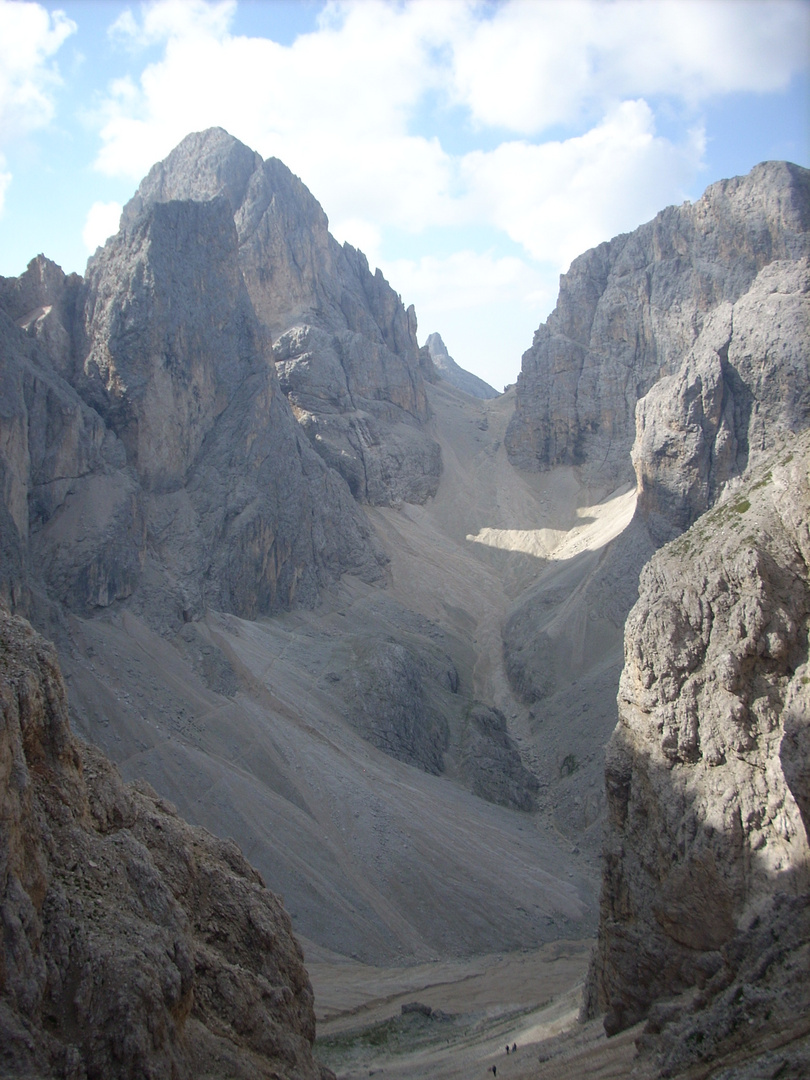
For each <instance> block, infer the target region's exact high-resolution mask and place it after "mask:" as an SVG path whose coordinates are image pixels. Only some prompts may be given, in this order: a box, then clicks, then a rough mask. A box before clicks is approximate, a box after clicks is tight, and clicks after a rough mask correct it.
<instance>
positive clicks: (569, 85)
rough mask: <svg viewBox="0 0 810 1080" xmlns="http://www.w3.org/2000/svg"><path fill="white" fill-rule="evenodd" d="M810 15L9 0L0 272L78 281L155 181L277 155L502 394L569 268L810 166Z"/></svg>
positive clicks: (674, 1) (1, 127)
mask: <svg viewBox="0 0 810 1080" xmlns="http://www.w3.org/2000/svg"><path fill="white" fill-rule="evenodd" d="M809 53H810V2H808V0H785V2H781V0H763V2H758V0H656V2H650V0H566V2H563V0H507V2H503V3H483V2H478V0H469V2H467V0H414V2H410V3H409V2H398V3H383V2H379V3H378V2H376V0H359V2H349V3H334V2H332V3H321V2H314V0H313V2H309V0H300V2H289V0H239V2H237V0H221V2H210V3H207V2H203V0H157V2H154V3H143V4H142V3H119V2H117V0H116V2H113V0H75V2H71V0H66V2H64V3H59V4H57V3H34V2H27V0H0V274H3V275H6V276H10V275H16V274H19V273H21V272H22V271H23V270H24V268H25V266H26V264H27V262H28V261H29V259H30V258H32V257H33V256H34V255H36V254H37V253H39V252H44V253H45V254H46V255H48V256H49V257H50V258H52V259H54V260H55V261H56V262H58V263H59V264H60V265H61V266H62V267H63V268H64V269H65V270H76V271H78V272H82V271H83V269H84V266H85V263H86V260H87V257H88V255H89V254H90V253H91V252H92V250H94V248H95V246H96V245H97V244H99V243H102V242H103V241H104V238H105V237H106V236H107V235H108V234H109V233H110V232H112V231H114V230H115V228H116V227H117V226H116V222H117V215H118V213H119V212H120V207H121V205H122V204H123V203H125V202H126V201H127V199H128V198H129V197H130V196H131V195H132V193H133V192H134V190H135V188H136V186H137V184H138V181H139V180H140V178H141V177H142V176H143V175H144V174H145V173H146V171H147V170H148V169H149V167H150V166H151V165H152V164H153V163H154V162H155V161H157V160H159V159H160V158H162V157H164V156H165V155H166V154H167V153H168V152H169V151H170V150H171V149H172V147H173V146H175V145H176V144H177V143H178V142H179V141H180V139H182V138H183V136H184V135H186V134H187V133H188V132H189V131H194V130H200V129H202V128H205V127H209V126H211V125H215V124H216V125H221V126H222V127H225V128H227V129H228V130H229V131H230V132H231V133H232V134H233V135H235V136H236V137H237V138H240V139H242V141H243V142H246V143H247V144H248V145H249V146H251V147H252V148H253V149H255V150H258V151H259V153H261V154H262V155H263V156H264V157H269V156H276V157H279V158H281V160H282V161H284V162H285V163H286V164H287V165H288V166H289V167H290V168H291V169H292V170H293V171H294V172H295V173H297V175H299V176H300V177H301V178H302V179H303V181H304V182H305V183H306V184H307V186H308V187H309V189H310V190H311V191H312V193H313V194H314V195H315V197H316V198H317V199H318V201H319V202H320V203H321V205H322V206H323V208H324V210H325V211H326V213H327V215H328V216H329V220H330V228H331V230H332V232H333V233H334V234H335V235H336V236H337V238H338V239H339V240H341V241H342V240H348V241H349V242H350V243H352V244H354V245H355V246H356V247H359V248H360V249H361V250H362V251H364V252H365V254H366V255H367V256H368V258H369V262H370V263H371V265H372V268H373V267H374V266H379V267H380V268H381V269H382V271H383V273H384V274H385V275H386V277H387V278H388V280H389V281H390V282H391V284H392V285H393V287H394V288H395V289H396V290H397V292H399V293H400V294H401V296H402V299H403V301H404V302H405V303H406V304H409V303H414V304H415V305H416V311H417V316H418V319H419V338H420V341H424V340H425V338H426V337H427V335H428V334H429V333H431V332H433V331H438V332H439V333H441V334H442V336H443V338H444V340H445V343H446V345H447V347H448V349H449V351H450V353H451V354H452V355H453V356H454V357H455V359H456V360H457V361H458V362H459V363H461V364H462V365H463V366H464V367H467V368H469V369H470V370H472V371H475V372H476V373H477V374H479V375H481V376H482V377H483V378H485V379H487V380H488V381H489V382H491V383H492V384H493V385H494V386H496V387H497V388H499V389H500V388H501V386H503V385H504V384H505V383H507V382H511V381H513V380H514V379H515V377H516V375H517V372H518V370H519V367H520V356H521V353H522V352H523V351H524V350H525V349H526V348H528V347H529V345H530V344H531V340H532V335H533V332H534V330H535V329H536V327H537V326H538V325H539V324H540V322H542V321H543V319H545V317H546V316H547V314H548V313H549V311H550V310H551V309H552V308H553V306H554V303H555V300H556V293H557V284H558V279H559V274H560V273H561V272H563V271H564V270H565V269H566V268H567V266H568V264H569V262H570V260H571V259H572V258H573V257H574V256H576V255H577V254H579V253H580V252H581V251H584V250H586V249H587V248H589V247H592V246H593V245H595V244H597V243H599V242H601V241H602V240H606V239H609V238H610V237H611V236H614V235H616V234H617V233H619V232H624V231H627V230H629V229H632V228H634V227H636V226H637V225H639V224H641V223H642V222H644V221H646V220H649V218H651V217H652V216H653V215H654V214H655V213H656V212H657V211H658V210H660V209H662V208H663V207H664V206H667V205H669V204H671V203H680V202H683V201H684V200H685V199H691V200H695V199H697V198H698V197H699V196H700V194H701V193H702V191H703V190H704V189H705V187H706V186H707V185H708V184H709V183H711V182H712V181H714V180H718V179H721V178H724V177H728V176H733V175H736V174H740V173H744V172H747V171H748V170H749V169H750V168H751V167H752V166H753V165H755V164H756V163H757V162H759V161H763V160H766V159H775V158H787V159H789V160H792V161H795V162H798V163H799V164H802V165H805V166H807V165H810V89H809V87H810V70H809V66H810V64H809V56H808V54H809Z"/></svg>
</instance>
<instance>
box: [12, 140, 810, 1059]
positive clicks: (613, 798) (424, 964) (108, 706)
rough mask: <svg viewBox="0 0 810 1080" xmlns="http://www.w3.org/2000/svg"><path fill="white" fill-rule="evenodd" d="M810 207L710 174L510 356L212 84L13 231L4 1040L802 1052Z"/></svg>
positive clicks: (578, 270)
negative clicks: (171, 140) (120, 186)
mask: <svg viewBox="0 0 810 1080" xmlns="http://www.w3.org/2000/svg"><path fill="white" fill-rule="evenodd" d="M809 232H810V173H808V171H807V170H805V169H801V168H799V167H797V166H794V165H790V164H788V163H781V162H769V163H764V164H762V165H760V166H757V167H756V168H755V169H754V170H752V172H751V173H750V174H749V175H748V176H745V177H738V178H735V179H731V180H724V181H720V182H719V183H716V184H713V185H711V186H710V187H709V188H708V189H707V191H706V193H705V195H704V196H703V197H702V198H701V199H700V200H698V201H697V202H696V203H695V204H694V205H688V204H687V205H684V206H681V207H671V208H669V209H666V210H664V211H662V212H661V213H660V214H659V215H658V216H657V217H656V218H655V219H654V220H653V221H652V222H650V223H648V224H646V225H643V226H641V227H640V228H639V229H637V230H636V231H635V232H633V233H631V234H628V235H626V236H621V237H617V238H615V239H614V240H612V241H610V242H609V243H607V244H602V245H600V246H599V247H598V248H596V249H594V250H593V251H589V252H586V253H585V254H583V255H581V256H580V257H579V258H578V259H576V260H575V261H574V263H573V264H572V266H571V269H570V270H569V272H568V274H566V275H564V276H563V278H562V280H561V288H560V296H559V300H558V303H557V307H556V309H555V311H554V312H553V313H552V315H551V316H550V317H549V319H548V320H547V321H546V322H545V323H544V324H543V325H542V326H540V327H539V329H538V331H537V332H536V334H535V338H534V343H533V345H532V346H531V348H530V349H529V350H528V351H527V352H526V353H525V354H524V357H523V366H522V372H521V375H520V377H519V379H518V383H517V386H516V387H514V388H508V389H507V391H506V392H505V393H504V394H500V395H499V394H497V393H495V391H493V390H492V388H491V387H487V386H486V384H482V383H481V381H480V380H477V379H476V377H475V376H472V375H470V374H469V373H468V372H464V371H463V369H461V368H460V367H459V366H458V365H457V364H456V363H455V361H453V360H452V358H451V357H450V356H449V354H448V351H447V348H446V347H445V345H444V342H443V341H442V339H441V336H440V335H439V334H438V333H433V334H431V335H430V337H429V338H428V339H427V342H426V343H425V344H423V345H422V346H421V347H420V345H419V342H418V340H417V323H416V315H415V312H414V311H413V308H406V307H405V306H404V305H403V304H402V302H401V300H400V297H399V296H398V295H397V294H396V292H394V289H393V288H392V287H391V286H390V285H389V284H388V283H387V282H386V281H385V280H384V278H383V277H382V275H381V274H380V272H379V271H376V272H375V273H372V272H371V269H370V267H369V265H368V263H367V260H366V259H365V257H364V256H363V255H362V253H361V252H359V251H357V250H356V249H354V248H353V247H351V246H350V245H345V244H344V245H340V244H338V243H337V242H336V241H335V240H334V239H333V238H332V237H331V235H330V234H329V231H328V222H327V219H326V216H325V214H324V212H323V210H322V209H321V207H320V206H319V204H318V203H317V201H316V200H315V198H314V197H313V196H312V195H311V194H310V192H309V191H307V189H306V188H305V187H304V185H303V184H302V183H301V181H300V180H299V179H298V178H297V177H295V176H294V175H293V174H292V173H291V172H290V171H289V170H288V169H287V168H286V167H285V166H284V165H283V164H282V163H281V162H279V161H276V160H274V159H268V160H266V161H265V160H263V159H262V158H261V157H260V156H259V155H258V154H256V153H255V152H254V151H252V150H250V149H249V148H248V147H246V146H244V145H243V144H242V143H240V142H239V141H238V140H236V139H234V138H232V137H231V136H230V135H229V134H228V133H227V132H224V131H222V130H221V129H211V130H209V131H205V132H201V133H197V134H193V135H190V136H188V137H187V138H186V139H184V140H183V142H182V143H181V144H180V145H179V146H178V147H177V148H176V149H175V150H174V151H173V152H172V153H171V154H170V155H169V156H168V157H167V158H166V159H165V160H164V161H163V162H160V163H158V164H157V165H155V166H154V168H153V169H152V170H151V171H150V172H149V174H148V176H147V177H146V178H145V179H144V180H143V182H142V183H141V185H140V186H139V188H138V190H137V192H136V193H135V195H134V196H133V198H132V199H131V201H130V202H129V204H128V205H127V206H126V208H125V210H124V212H123V215H122V218H121V224H120V228H119V231H118V233H117V234H116V235H115V236H114V237H111V238H110V239H109V240H108V241H107V243H106V244H105V246H104V247H103V248H101V249H99V250H98V251H97V252H96V254H95V255H94V256H93V258H92V259H91V260H90V261H89V263H88V266H87V270H86V272H85V274H84V275H83V276H81V277H80V276H79V275H75V274H74V275H67V276H66V275H65V274H64V273H63V272H62V270H61V269H60V268H59V267H58V266H56V265H55V264H54V263H53V262H51V261H50V260H48V259H47V258H46V257H45V256H44V255H40V256H38V257H37V258H35V259H33V260H32V261H31V263H30V264H29V266H28V268H27V270H26V271H25V272H24V273H23V274H22V275H20V277H18V278H7V279H0V355H1V356H2V369H1V370H0V406H2V407H0V698H2V710H3V712H2V716H3V725H2V728H1V729H0V776H1V777H2V779H0V805H2V807H3V812H2V815H3V816H2V820H3V827H2V831H0V918H2V924H3V927H4V934H3V944H2V952H0V1071H2V1072H3V1075H8V1076H15V1077H30V1076H34V1075H36V1076H38V1077H39V1076H42V1077H49V1078H57V1077H58V1078H63V1077H64V1078H67V1077H71V1078H85V1077H86V1078H91V1077H102V1076H103V1077H105V1078H107V1077H110V1078H117V1077H121V1078H124V1077H141V1076H151V1077H155V1078H162V1077H183V1076H189V1077H190V1076H194V1077H207V1078H210V1080H215V1078H223V1080H224V1078H225V1077H241V1076H244V1077H246V1078H247V1077H251V1078H253V1077H257V1078H258V1077H268V1078H269V1077H275V1078H276V1080H281V1078H284V1080H295V1078H302V1080H303V1078H318V1077H327V1076H329V1075H332V1072H331V1070H334V1074H337V1075H339V1076H340V1077H342V1078H345V1080H356V1078H358V1077H359V1076H361V1075H362V1076H367V1075H372V1074H374V1073H376V1072H377V1071H381V1070H384V1071H385V1075H388V1076H390V1077H399V1078H400V1080H410V1078H412V1077H414V1076H417V1075H419V1076H422V1075H429V1076H431V1077H434V1078H435V1080H461V1078H462V1077H464V1080H469V1077H470V1076H475V1075H479V1074H481V1075H484V1074H485V1073H486V1070H487V1069H489V1070H490V1071H495V1069H496V1068H497V1072H498V1074H499V1075H503V1076H506V1077H508V1078H509V1080H529V1078H534V1077H536V1076H539V1075H542V1076H543V1077H544V1080H563V1078H568V1077H575V1076H576V1077H578V1076H584V1075H588V1076H591V1075H593V1076H595V1077H599V1076H601V1077H604V1078H607V1077H609V1076H610V1077H619V1076H628V1075H631V1074H632V1075H637V1076H638V1077H643V1078H650V1080H651V1078H652V1077H658V1076H661V1077H664V1076H673V1077H674V1076H684V1077H686V1076H689V1077H697V1076H710V1075H711V1076H722V1077H725V1078H727V1080H730V1078H731V1077H735V1078H737V1080H754V1078H755V1077H757V1078H758V1077H763V1076H795V1077H800V1076H804V1075H806V1074H807V1072H808V1068H810V1028H808V1026H807V1020H806V1018H807V1015H808V1011H809V1010H810V1001H808V996H807V994H808V991H807V979H806V971H807V962H808V961H807V953H808V948H810V929H808V912H809V911H810V907H809V906H808V896H810V879H808V872H809V871H808V867H809V866H810V849H809V848H808V823H809V821H810V779H809V775H808V761H809V760H810V741H809V740H810V736H809V735H808V731H809V730H810V728H809V727H808V725H809V724H810V720H809V719H808V718H810V699H808V694H807V688H808V685H810V682H808V679H810V675H809V674H808V666H809V664H810V654H808V620H809V619H810V586H808V571H807V567H808V563H809V562H810V538H808V531H807V518H808V511H809V510H810V506H808V498H810V496H809V495H808V492H809V491H810V487H809V486H808V485H810V445H809V444H808V438H810V392H808V386H809V385H810V380H808V364H810V355H809V354H808V344H807V343H808V341H810V333H808V330H810V241H808V233H809ZM41 635H42V636H41ZM46 639H50V640H51V641H52V644H50V643H49V642H48V640H46ZM112 762H114V763H115V764H112ZM186 820H188V821H189V822H191V824H187V823H186ZM265 882H266V885H265ZM271 890H272V891H271ZM282 896H283V900H282ZM594 943H595V948H594V949H593V955H592V957H591V958H590V960H589V955H590V953H591V945H592V944H594ZM583 984H584V986H585V990H584V994H583V991H582V986H583ZM577 1016H579V1022H577ZM316 1034H317V1036H318V1037H317V1039H316V1038H315V1036H316ZM606 1034H607V1035H610V1036H611V1037H610V1038H609V1039H608V1038H606ZM510 1044H511V1045H510ZM505 1046H510V1054H509V1056H508V1058H507V1057H506V1055H505V1051H504V1047H505ZM496 1052H497V1055H498V1056H497V1057H496V1056H495V1054H496ZM501 1055H503V1056H501ZM316 1059H317V1060H320V1061H323V1062H325V1064H318V1063H317V1060H316ZM538 1059H539V1060H538ZM541 1062H542V1064H541ZM538 1069H542V1072H538Z"/></svg>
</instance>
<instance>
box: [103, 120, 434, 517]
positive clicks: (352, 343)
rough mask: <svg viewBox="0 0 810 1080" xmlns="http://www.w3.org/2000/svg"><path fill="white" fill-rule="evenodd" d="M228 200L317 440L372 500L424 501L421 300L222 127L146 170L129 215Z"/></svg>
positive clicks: (296, 185) (430, 479)
mask: <svg viewBox="0 0 810 1080" xmlns="http://www.w3.org/2000/svg"><path fill="white" fill-rule="evenodd" d="M219 196H221V197H223V198H224V199H226V200H227V204H228V206H229V207H230V211H231V213H232V215H233V219H234V223H235V227H236V232H237V235H238V248H239V254H238V262H239V267H240V270H241V272H242V275H243V278H244V281H245V285H246V287H247V291H248V294H249V296H250V300H251V302H252V304H253V307H254V310H255V312H256V314H257V316H258V319H259V322H260V324H261V326H262V327H263V329H264V331H265V334H266V336H267V339H268V340H269V341H270V342H272V343H273V356H274V359H275V362H276V365H277V369H278V374H279V378H280V380H281V385H282V388H283V390H284V392H285V394H286V395H287V397H288V399H289V401H290V403H291V405H292V406H293V409H294V411H295V415H296V417H297V418H298V421H299V423H300V424H301V426H302V428H303V430H304V431H306V433H307V435H308V436H309V439H310V441H311V443H312V445H313V446H314V447H315V449H316V450H317V451H318V453H319V454H321V456H322V457H323V458H324V460H325V461H327V463H328V464H329V465H331V466H332V467H333V468H335V469H337V471H338V472H339V473H340V474H341V475H342V476H343V477H344V479H345V480H346V481H347V483H348V484H349V487H350V488H351V490H352V493H353V494H354V496H355V497H356V498H358V499H360V500H361V501H366V502H370V503H372V504H379V505H387V504H389V503H392V502H397V501H398V500H404V501H406V502H417V503H420V502H424V501H425V499H427V498H429V497H430V496H431V495H433V494H435V491H436V488H437V485H438V480H439V475H440V472H441V455H440V452H439V447H438V444H437V443H436V442H435V441H434V440H433V439H431V438H430V437H429V436H428V435H427V434H426V432H425V423H426V421H427V419H428V414H429V410H428V405H427V398H426V396H425V388H424V379H423V374H424V368H425V364H428V365H429V359H427V360H426V359H424V358H420V352H419V347H418V344H417V341H416V315H415V312H414V309H413V307H410V308H408V309H407V311H406V309H405V308H404V307H403V305H402V302H401V300H400V298H399V296H398V295H397V294H396V293H395V292H394V291H393V289H391V287H390V286H389V284H388V283H387V281H386V280H385V279H384V277H383V276H382V274H381V273H380V271H379V270H377V271H376V273H374V274H372V273H371V271H370V269H369V266H368V261H367V260H366V258H365V256H364V255H363V254H362V252H360V251H357V250H356V249H355V248H353V247H351V245H349V244H343V245H340V244H338V242H337V241H336V240H335V239H334V238H333V237H332V236H331V235H330V233H329V230H328V221H327V218H326V215H325V214H324V212H323V210H322V209H321V207H320V205H319V204H318V203H317V201H316V200H315V199H314V198H313V197H312V195H311V194H310V192H309V191H308V190H307V188H306V187H305V186H304V185H303V184H302V183H301V181H300V180H299V179H298V178H297V177H296V176H294V175H293V174H292V173H291V172H290V171H289V169H287V167H286V166H285V165H283V164H282V163H281V162H280V161H278V160H277V159H275V158H269V159H268V160H267V161H262V159H261V157H260V156H259V155H258V154H256V153H254V152H253V151H252V150H249V149H248V148H247V147H246V146H244V144H242V143H240V142H239V141H238V140H237V139H234V138H233V137H232V136H230V135H229V134H228V133H227V132H225V131H223V130H222V129H221V128H212V129H209V130H207V131H203V132H198V133H196V134H193V135H189V136H188V137H187V138H185V139H184V140H183V142H182V143H180V145H179V146H178V147H177V148H176V149H175V150H174V151H173V152H172V153H171V154H170V155H169V156H168V157H167V158H166V160H165V161H162V162H160V163H158V164H157V165H155V166H154V167H153V168H152V170H151V171H150V172H149V174H148V175H147V177H146V178H145V179H144V180H143V182H142V183H141V185H140V187H139V188H138V191H137V193H136V194H135V196H134V197H133V199H132V200H131V202H130V203H129V204H128V205H127V206H126V207H125V209H124V213H123V215H122V230H123V232H124V233H128V232H129V231H130V230H131V228H132V226H133V223H134V222H135V221H137V220H138V218H139V216H140V215H141V214H142V213H143V211H144V209H145V208H146V207H148V206H151V205H153V204H155V203H160V202H168V201H173V200H187V199H191V200H195V201H199V202H206V201H209V200H212V199H214V198H216V197H219Z"/></svg>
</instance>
